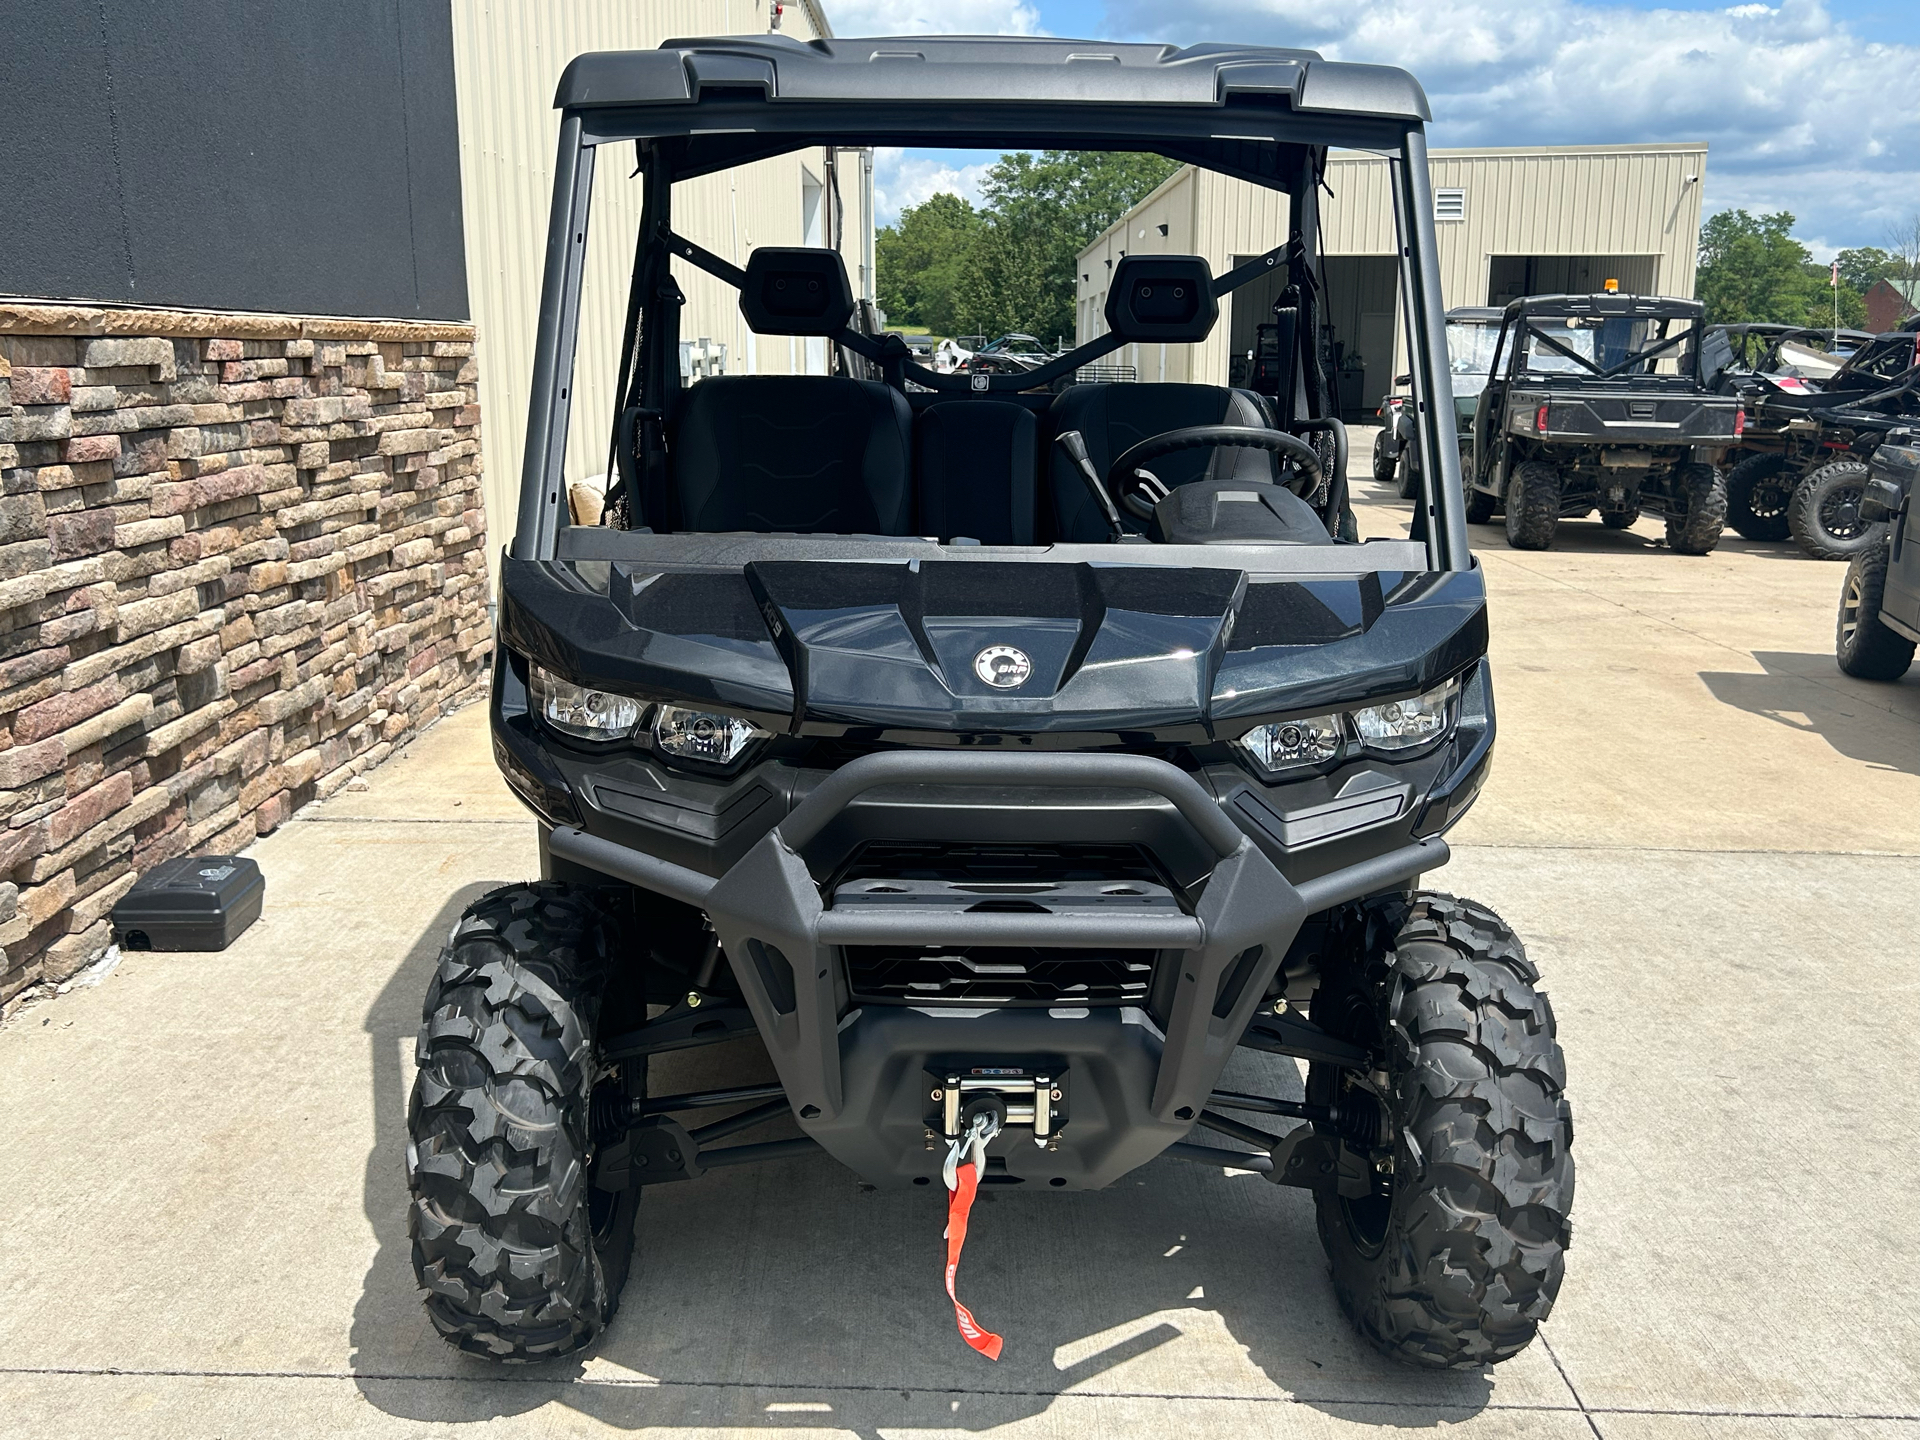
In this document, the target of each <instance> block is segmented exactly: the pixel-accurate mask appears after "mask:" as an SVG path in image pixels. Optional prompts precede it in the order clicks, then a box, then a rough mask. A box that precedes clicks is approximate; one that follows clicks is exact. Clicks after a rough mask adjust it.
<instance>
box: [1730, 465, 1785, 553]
mask: <svg viewBox="0 0 1920 1440" xmlns="http://www.w3.org/2000/svg"><path fill="white" fill-rule="evenodd" d="M1788 468H1789V467H1788V462H1787V457H1786V456H1784V455H1749V456H1748V457H1747V458H1746V459H1744V460H1742V461H1741V462H1740V463H1739V464H1738V465H1736V466H1734V467H1733V469H1731V470H1729V471H1728V472H1727V523H1728V524H1729V525H1731V526H1732V527H1733V528H1734V529H1735V530H1736V531H1738V532H1739V533H1740V534H1742V535H1744V536H1746V538H1747V539H1749V540H1784V539H1786V538H1787V535H1788V534H1789V531H1788V528H1787V506H1788V505H1789V504H1790V503H1791V502H1792V499H1793V481H1792V480H1791V479H1789V478H1788V477H1787V470H1788Z"/></svg>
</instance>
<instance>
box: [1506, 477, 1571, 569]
mask: <svg viewBox="0 0 1920 1440" xmlns="http://www.w3.org/2000/svg"><path fill="white" fill-rule="evenodd" d="M1559 528H1560V472H1559V470H1558V469H1556V468H1555V467H1554V466H1552V465H1550V464H1549V463H1548V462H1546V461H1545V460H1529V461H1527V462H1526V464H1524V465H1522V466H1520V467H1519V468H1518V469H1516V470H1515V471H1514V472H1513V478H1512V479H1511V480H1509V481H1508V482H1507V544H1509V545H1511V546H1512V547H1513V548H1514V549H1516V550H1550V549H1552V548H1553V536H1554V532H1555V531H1556V530H1558V529H1559Z"/></svg>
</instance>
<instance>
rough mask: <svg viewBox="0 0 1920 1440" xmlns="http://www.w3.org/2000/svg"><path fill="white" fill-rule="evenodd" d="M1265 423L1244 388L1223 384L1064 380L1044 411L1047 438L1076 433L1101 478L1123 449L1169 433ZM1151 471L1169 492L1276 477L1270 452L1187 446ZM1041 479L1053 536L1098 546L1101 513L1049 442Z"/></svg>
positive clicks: (1072, 467) (1082, 482) (1266, 481)
mask: <svg viewBox="0 0 1920 1440" xmlns="http://www.w3.org/2000/svg"><path fill="white" fill-rule="evenodd" d="M1272 423H1273V422H1272V420H1271V419H1270V418H1269V417H1268V416H1267V413H1266V411H1265V409H1264V408H1263V407H1262V406H1261V404H1260V400H1259V397H1258V396H1256V395H1254V394H1253V392H1252V391H1250V390H1229V389H1228V388H1227V387H1226V386H1224V385H1139V384H1132V383H1121V384H1093V385H1070V386H1068V387H1067V389H1066V390H1064V391H1063V392H1061V394H1060V396H1059V398H1058V399H1056V400H1055V401H1054V402H1053V405H1052V408H1051V409H1050V410H1049V411H1048V412H1047V438H1048V441H1049V442H1051V441H1052V438H1053V437H1054V436H1055V435H1062V434H1065V433H1066V432H1067V431H1069V430H1078V431H1079V432H1080V434H1081V437H1082V438H1083V439H1084V440H1085V441H1086V442H1087V457H1088V458H1089V459H1090V460H1092V461H1093V468H1094V469H1095V470H1096V471H1097V472H1099V473H1100V474H1101V475H1105V474H1106V473H1107V467H1108V466H1110V465H1112V464H1113V462H1114V461H1115V460H1116V459H1118V458H1119V457H1120V456H1121V455H1123V454H1125V453H1126V451H1127V450H1128V448H1129V447H1131V446H1134V445H1137V444H1139V443H1140V442H1141V441H1142V440H1146V439H1149V438H1150V437H1152V436H1155V435H1164V434H1166V432H1167V431H1169V430H1181V429H1184V428H1186V427H1187V426H1189V425H1254V426H1271V425H1272ZM1151 468H1152V469H1153V472H1154V474H1156V475H1158V476H1159V477H1160V478H1161V480H1162V481H1164V482H1165V483H1166V485H1167V487H1168V488H1169V489H1174V488H1177V487H1179V486H1181V485H1185V484H1188V483H1190V482H1192V481H1195V480H1203V479H1204V480H1238V481H1242V482H1251V483H1256V484H1272V483H1273V482H1274V481H1275V480H1276V479H1277V478H1278V472H1277V470H1276V468H1275V465H1274V457H1273V456H1272V455H1271V454H1269V453H1268V452H1266V451H1264V450H1241V449H1233V450H1211V451H1210V450H1206V449H1198V450H1188V451H1182V452H1178V453H1176V454H1172V455H1166V456H1162V457H1161V458H1160V459H1159V460H1156V461H1155V462H1154V463H1153V466H1152V467H1151ZM1047 482H1048V489H1049V490H1050V491H1051V501H1052V519H1053V538H1054V539H1055V540H1056V541H1066V542H1075V543H1088V544H1098V543H1099V542H1100V541H1102V540H1105V539H1106V538H1107V522H1106V518H1105V517H1104V516H1102V515H1101V513H1100V508H1099V506H1098V505H1096V504H1095V503H1094V499H1093V496H1091V495H1089V494H1088V493H1087V484H1086V481H1085V480H1083V479H1082V478H1081V476H1080V471H1079V468H1078V467H1077V466H1075V465H1074V464H1073V462H1072V461H1070V460H1069V459H1068V458H1067V457H1066V455H1065V453H1064V452H1062V451H1061V449H1060V447H1059V446H1057V445H1053V444H1051V443H1049V446H1048V455H1047ZM1127 519H1128V521H1129V523H1130V524H1132V520H1131V517H1127ZM1134 528H1138V527H1137V526H1134Z"/></svg>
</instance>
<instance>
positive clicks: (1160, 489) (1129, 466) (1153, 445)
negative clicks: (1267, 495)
mask: <svg viewBox="0 0 1920 1440" xmlns="http://www.w3.org/2000/svg"><path fill="white" fill-rule="evenodd" d="M1228 448H1233V449H1241V450H1266V451H1269V452H1271V453H1272V454H1275V455H1284V456H1286V458H1287V459H1288V460H1290V461H1292V462H1293V464H1294V465H1295V467H1296V469H1297V470H1298V471H1299V473H1297V474H1296V475H1295V476H1294V478H1293V479H1292V480H1291V481H1289V482H1288V485H1289V487H1290V488H1291V489H1292V490H1293V491H1294V493H1295V494H1297V495H1303V496H1304V495H1309V494H1311V493H1312V492H1313V490H1314V487H1315V486H1317V485H1318V484H1319V483H1320V475H1321V469H1320V454H1319V452H1318V451H1317V450H1315V449H1314V448H1313V446H1311V445H1309V444H1308V443H1307V442H1306V441H1304V440H1302V439H1300V438H1299V436H1297V435H1289V434H1287V433H1286V432H1285V431H1283V430H1268V429H1266V428H1264V427H1262V426H1258V425H1187V426H1183V427H1182V428H1181V429H1178V430H1168V431H1167V432H1165V433H1164V434H1161V435H1153V436H1149V437H1148V438H1147V439H1145V440H1142V441H1141V442H1140V443H1139V444H1138V445H1134V446H1131V447H1129V448H1128V449H1127V450H1126V451H1125V452H1124V453H1123V454H1122V455H1121V456H1120V458H1119V459H1117V460H1115V461H1114V462H1113V464H1112V465H1111V466H1109V467H1108V469H1107V493H1108V494H1109V495H1111V496H1113V497H1114V499H1115V500H1117V501H1118V502H1119V503H1120V504H1121V506H1123V507H1124V508H1125V509H1126V510H1127V512H1128V513H1129V514H1132V515H1136V516H1138V517H1139V518H1140V519H1142V520H1144V519H1147V518H1148V517H1149V516H1151V515H1152V514H1153V507H1154V505H1155V504H1157V503H1158V502H1159V501H1161V500H1163V499H1165V498H1166V496H1167V495H1168V493H1170V492H1169V487H1168V486H1167V485H1166V484H1164V483H1163V482H1162V481H1161V479H1160V477H1159V476H1157V475H1155V474H1154V473H1153V472H1152V471H1151V470H1147V469H1144V468H1143V467H1144V466H1145V465H1146V464H1147V463H1148V462H1149V461H1152V460H1158V459H1159V458H1160V457H1161V456H1163V455H1172V454H1174V453H1175V452H1176V451H1180V450H1203V449H1204V450H1220V449H1228ZM1135 482H1140V483H1138V484H1137V485H1136V483H1135ZM1156 492H1157V493H1156ZM1148 497H1151V498H1150V499H1149V498H1148Z"/></svg>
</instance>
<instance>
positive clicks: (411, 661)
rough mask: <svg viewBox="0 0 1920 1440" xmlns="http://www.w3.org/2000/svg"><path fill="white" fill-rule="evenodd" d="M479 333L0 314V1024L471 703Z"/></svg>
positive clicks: (477, 549) (93, 314)
mask: <svg viewBox="0 0 1920 1440" xmlns="http://www.w3.org/2000/svg"><path fill="white" fill-rule="evenodd" d="M476 390H477V370H476V362H475V359H474V347H473V332H472V330H471V328H470V327H467V326H460V325H445V324H419V325H416V324H405V323H392V322H365V321H351V320H301V319H295V318H286V317H263V316H220V315H205V314H197V313H163V312H147V311H132V310H99V309H90V308H89V309H82V308H75V307H60V306H37V305H17V304H16V305H6V304H0V480H4V486H3V487H0V490H3V492H4V493H0V951H4V954H0V1004H4V1003H5V1002H7V1001H9V1000H12V999H14V998H15V997H16V996H18V995H19V994H20V992H22V991H23V990H24V989H26V988H27V987H29V986H32V985H34V984H36V983H37V982H46V981H55V980H59V979H62V978H64V977H65V976H67V975H69V974H71V973H72V972H73V971H75V970H77V969H79V968H80V967H82V966H84V965H85V964H87V963H88V962H89V961H90V960H91V959H92V958H93V957H94V956H95V955H97V954H98V953H100V952H101V951H102V950H103V949H104V948H105V946H106V945H107V943H108V940H109V927H108V923H107V914H108V911H109V910H110V909H111V908H112V906H113V904H114V902H115V901H116V900H118V899H119V898H120V897H121V896H122V895H124V894H125V893H126V891H127V890H128V889H129V888H130V887H131V886H132V885H133V883H134V881H135V879H136V878H137V877H138V876H139V874H140V873H142V872H143V871H145V870H147V869H149V868H151V867H152V866H153V865H155V864H157V863H159V862H160V861H163V860H166V859H169V858H171V857H173V856H176V855H182V854H189V853H223V852H231V851H235V850H238V849H240V848H241V847H243V846H245V845H247V844H248V843H249V842H251V841H252V840H253V839H254V838H255V837H256V836H259V835H264V834H266V833H268V832H270V831H272V830H273V829H274V828H276V827H277V826H278V825H280V824H281V823H282V822H283V821H284V820H286V818H287V817H288V815H290V814H291V813H292V812H293V811H294V810H295V809H297V808H298V807H299V806H301V805H303V804H305V803H306V802H307V801H309V800H312V799H316V798H319V797H322V796H325V795H327V794H329V793H331V792H332V791H333V790H335V789H337V788H338V787H340V786H341V785H343V784H345V783H346V782H347V781H348V780H350V779H351V778H352V777H353V776H354V775H356V774H358V773H359V772H361V771H363V770H365V769H366V768H367V767H369V766H371V765H375V764H378V763H379V762H380V761H381V760H382V759H384V758H385V757H386V756H387V755H388V754H390V753H391V752H392V750H393V748H394V747H395V746H396V745H400V744H403V743H405V741H406V740H407V739H409V738H410V737H411V736H412V734H413V733H414V732H415V731H417V730H418V729H419V728H420V727H421V726H423V725H425V724H427V723H428V722H430V721H431V720H433V719H434V718H435V717H437V716H438V715H440V714H442V713H444V712H445V711H447V710H449V709H451V708H454V707H456V706H458V705H459V704H461V703H462V702H464V701H466V700H468V699H470V698H472V697H473V696H475V695H476V694H478V693H481V690H482V688H483V683H484V676H485V670H486V666H487V662H488V656H489V649H490V637H489V630H488V623H487V609H486V588H487V570H486V558H485V537H486V522H485V517H484V515H483V513H482V507H481V491H480V479H481V477H480V464H481V462H480V428H479V427H480V416H479V406H478V403H477V400H476Z"/></svg>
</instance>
